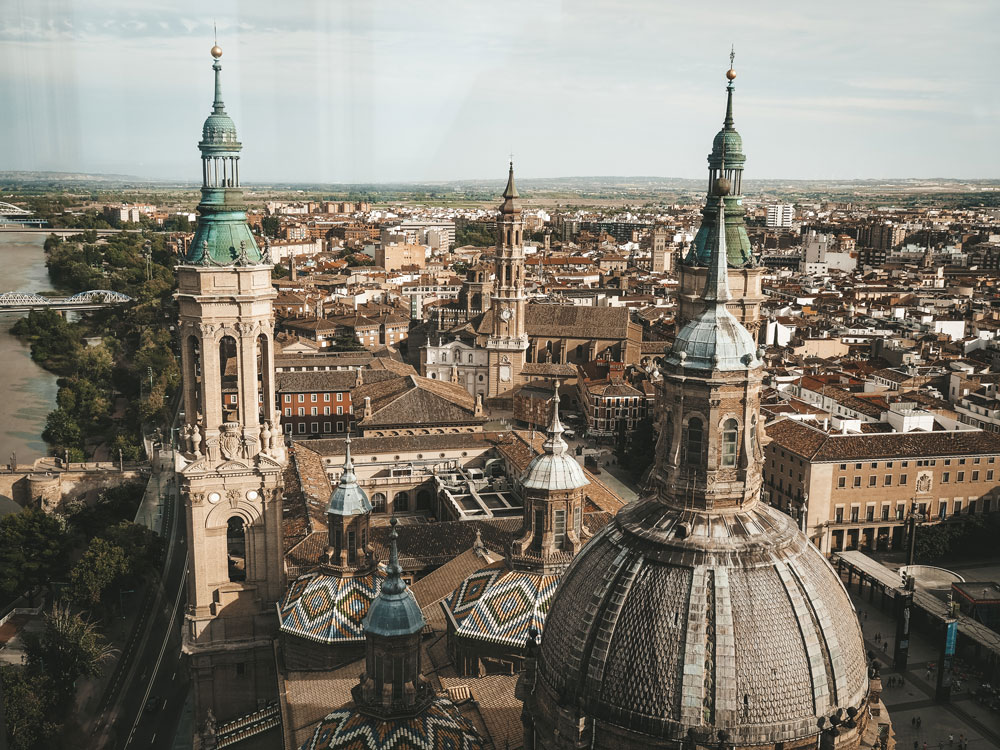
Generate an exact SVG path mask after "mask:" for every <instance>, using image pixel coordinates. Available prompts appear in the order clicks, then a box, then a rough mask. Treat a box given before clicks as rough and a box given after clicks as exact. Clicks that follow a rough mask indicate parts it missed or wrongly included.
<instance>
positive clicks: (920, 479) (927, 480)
mask: <svg viewBox="0 0 1000 750" xmlns="http://www.w3.org/2000/svg"><path fill="white" fill-rule="evenodd" d="M930 491H931V473H930V472H929V471H924V472H921V473H920V474H919V475H917V492H930Z"/></svg>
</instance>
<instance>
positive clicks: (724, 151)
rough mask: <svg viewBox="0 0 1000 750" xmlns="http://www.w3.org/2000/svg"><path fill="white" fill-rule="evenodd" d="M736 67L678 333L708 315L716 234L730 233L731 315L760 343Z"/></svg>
mask: <svg viewBox="0 0 1000 750" xmlns="http://www.w3.org/2000/svg"><path fill="white" fill-rule="evenodd" d="M732 61H733V55H732V54H730V58H729V62H730V68H729V70H728V71H726V78H727V79H728V81H729V83H728V85H727V86H726V117H725V120H724V122H723V125H722V129H721V130H720V131H719V132H718V133H717V134H716V136H715V140H714V141H713V142H712V153H710V154H709V155H708V198H707V200H706V201H705V208H704V209H703V210H702V223H701V227H700V228H699V229H698V233H697V234H696V235H695V238H694V242H693V243H691V248H690V250H689V251H688V254H687V255H686V256H685V257H684V259H683V261H682V262H681V263H680V264H679V282H680V289H679V290H678V312H677V324H678V327H680V326H683V325H684V324H685V323H687V322H688V321H689V320H691V319H692V318H694V317H695V316H696V315H697V314H698V313H699V312H700V311H701V310H702V309H704V303H703V302H702V300H701V291H702V289H703V288H704V286H705V277H706V275H707V273H708V272H709V263H710V259H711V255H712V248H713V247H714V246H715V244H716V234H717V233H718V232H719V231H724V233H725V242H726V261H727V266H728V269H729V288H730V289H731V290H732V291H733V299H731V300H730V301H729V303H728V307H729V311H730V312H731V313H733V315H735V316H736V317H737V318H738V319H739V321H740V322H741V323H742V324H743V325H744V326H745V327H746V328H747V330H749V331H750V334H751V335H752V336H753V337H754V340H756V339H757V332H758V330H759V329H760V305H761V303H762V302H763V300H764V295H763V292H762V291H761V277H762V274H763V271H764V269H763V268H762V267H760V266H758V265H757V261H756V259H755V258H754V256H753V252H752V250H751V247H750V238H749V237H747V229H746V224H745V223H744V221H743V215H744V209H743V165H744V164H745V163H746V156H745V155H744V153H743V139H742V138H741V137H740V134H739V133H738V132H737V131H736V126H735V122H734V120H733V91H734V88H735V87H734V85H733V80H734V79H735V78H736V71H735V70H734V69H733V67H732ZM723 162H725V165H723ZM719 177H725V179H726V180H727V181H728V184H729V185H730V192H729V193H728V194H727V195H726V196H725V197H724V200H723V203H722V205H723V206H724V208H725V221H724V223H723V230H719V229H718V221H717V219H718V216H719V210H720V209H719V205H720V204H719V201H718V198H719V194H718V192H717V190H716V184H717V180H718V178H719Z"/></svg>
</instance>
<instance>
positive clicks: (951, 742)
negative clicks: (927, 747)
mask: <svg viewBox="0 0 1000 750" xmlns="http://www.w3.org/2000/svg"><path fill="white" fill-rule="evenodd" d="M954 744H955V735H953V734H949V735H948V747H951V746H952V745H954Z"/></svg>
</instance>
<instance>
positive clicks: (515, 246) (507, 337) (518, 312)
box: [486, 162, 528, 396]
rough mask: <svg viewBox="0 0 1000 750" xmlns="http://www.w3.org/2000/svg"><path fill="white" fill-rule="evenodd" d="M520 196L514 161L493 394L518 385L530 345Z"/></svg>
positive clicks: (492, 354) (497, 306)
mask: <svg viewBox="0 0 1000 750" xmlns="http://www.w3.org/2000/svg"><path fill="white" fill-rule="evenodd" d="M518 197H519V196H518V194H517V188H516V187H514V162H511V163H510V173H509V174H508V177H507V187H506V188H505V189H504V191H503V203H501V204H500V209H499V212H498V213H497V251H496V280H495V281H494V291H493V297H492V301H491V312H490V314H491V315H492V316H493V327H492V332H491V333H490V337H489V339H488V340H487V342H486V348H487V349H488V350H489V383H490V393H489V395H490V396H498V395H500V394H503V393H507V392H508V391H510V390H511V389H512V388H513V387H514V385H516V383H517V378H518V375H520V373H521V369H522V368H523V367H524V361H525V351H526V350H527V348H528V333H527V329H526V326H525V322H524V302H525V294H524V221H523V220H522V218H521V204H520V201H519V200H518Z"/></svg>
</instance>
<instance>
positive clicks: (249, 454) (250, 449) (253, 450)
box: [240, 434, 259, 458]
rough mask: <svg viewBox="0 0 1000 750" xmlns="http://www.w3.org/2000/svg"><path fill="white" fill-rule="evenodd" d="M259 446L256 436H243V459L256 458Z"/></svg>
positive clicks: (241, 446)
mask: <svg viewBox="0 0 1000 750" xmlns="http://www.w3.org/2000/svg"><path fill="white" fill-rule="evenodd" d="M258 445H259V443H258V439H257V436H256V435H253V434H248V435H243V437H242V440H241V443H240V448H241V451H242V456H243V458H253V457H254V456H256V455H257V446H258Z"/></svg>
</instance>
